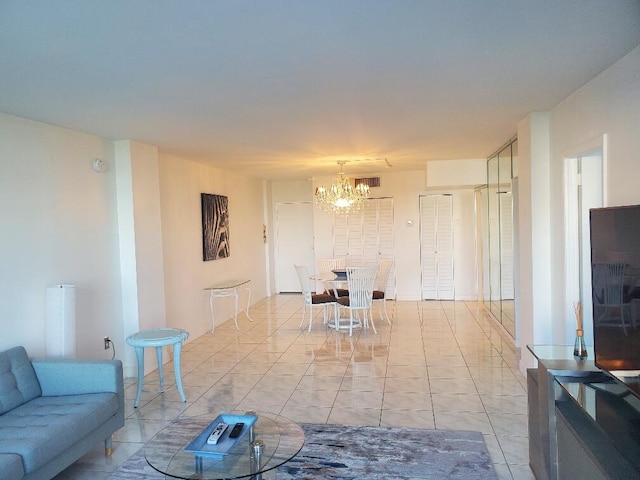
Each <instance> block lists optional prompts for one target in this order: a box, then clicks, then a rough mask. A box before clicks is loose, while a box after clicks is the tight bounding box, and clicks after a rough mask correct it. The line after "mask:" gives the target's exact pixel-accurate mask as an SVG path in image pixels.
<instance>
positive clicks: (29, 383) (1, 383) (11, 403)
mask: <svg viewBox="0 0 640 480" xmlns="http://www.w3.org/2000/svg"><path fill="white" fill-rule="evenodd" d="M41 394H42V391H41V390H40V383H39V382H38V377H36V372H35V371H34V370H33V366H32V365H31V361H30V360H29V357H28V356H27V351H26V350H25V349H24V347H14V348H12V349H10V350H6V351H4V352H0V415H2V414H3V413H5V412H8V411H9V410H12V409H14V408H16V407H18V406H20V405H22V404H23V403H25V402H28V401H29V400H32V399H34V398H36V397H39V396H40V395H41Z"/></svg>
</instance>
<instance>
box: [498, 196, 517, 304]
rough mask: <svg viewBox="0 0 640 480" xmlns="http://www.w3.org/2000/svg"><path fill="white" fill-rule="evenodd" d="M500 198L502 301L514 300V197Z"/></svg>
mask: <svg viewBox="0 0 640 480" xmlns="http://www.w3.org/2000/svg"><path fill="white" fill-rule="evenodd" d="M499 198H500V266H501V267H500V268H501V272H500V275H501V276H500V281H501V285H500V286H501V288H502V299H503V300H512V299H513V297H514V286H513V211H512V210H513V197H512V194H511V192H505V193H501V194H500V195H499Z"/></svg>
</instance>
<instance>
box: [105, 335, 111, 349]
mask: <svg viewBox="0 0 640 480" xmlns="http://www.w3.org/2000/svg"><path fill="white" fill-rule="evenodd" d="M110 346H111V339H110V338H109V337H104V349H105V350H109V347H110Z"/></svg>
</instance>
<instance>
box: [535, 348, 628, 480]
mask: <svg viewBox="0 0 640 480" xmlns="http://www.w3.org/2000/svg"><path fill="white" fill-rule="evenodd" d="M528 348H529V350H530V351H531V352H532V353H533V354H534V355H535V356H536V358H537V359H538V368H537V369H529V370H528V372H527V385H528V408H529V464H530V466H531V469H532V470H533V472H534V474H535V476H536V478H537V480H573V479H588V480H613V479H615V480H626V479H636V480H637V479H640V399H638V398H637V397H635V396H634V395H633V394H632V393H631V392H630V391H629V390H627V389H626V387H624V386H622V385H621V384H619V383H617V382H616V381H615V380H613V379H611V378H609V377H608V376H607V375H606V374H604V373H603V372H602V371H600V370H599V369H598V368H596V367H595V365H594V363H593V362H592V361H590V360H584V359H576V358H573V355H572V347H570V346H560V347H557V346H529V347H528ZM545 356H549V357H551V358H545Z"/></svg>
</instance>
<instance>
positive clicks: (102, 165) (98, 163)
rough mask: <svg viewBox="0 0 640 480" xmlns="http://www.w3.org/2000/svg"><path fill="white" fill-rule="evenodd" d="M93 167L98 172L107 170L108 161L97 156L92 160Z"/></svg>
mask: <svg viewBox="0 0 640 480" xmlns="http://www.w3.org/2000/svg"><path fill="white" fill-rule="evenodd" d="M91 168H93V171H94V172H96V173H104V172H106V171H107V162H105V161H104V160H102V159H101V158H96V159H95V160H94V161H93V162H91Z"/></svg>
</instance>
